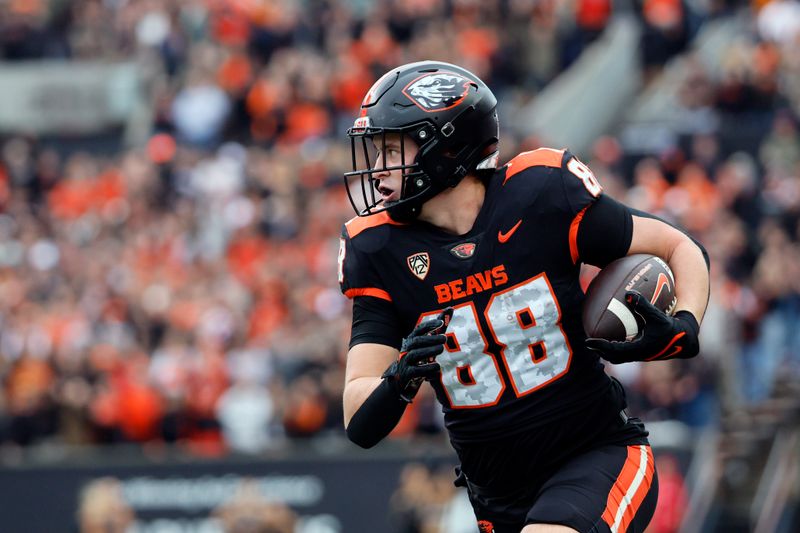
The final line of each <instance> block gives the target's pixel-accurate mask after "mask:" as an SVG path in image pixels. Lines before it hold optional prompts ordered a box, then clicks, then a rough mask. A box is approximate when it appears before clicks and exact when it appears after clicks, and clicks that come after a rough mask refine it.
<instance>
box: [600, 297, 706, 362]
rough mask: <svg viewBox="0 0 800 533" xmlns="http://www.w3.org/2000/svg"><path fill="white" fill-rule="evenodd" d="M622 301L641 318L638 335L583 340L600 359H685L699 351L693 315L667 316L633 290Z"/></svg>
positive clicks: (696, 325) (627, 360)
mask: <svg viewBox="0 0 800 533" xmlns="http://www.w3.org/2000/svg"><path fill="white" fill-rule="evenodd" d="M625 301H626V302H627V303H628V307H630V308H631V310H632V311H633V312H634V313H636V314H637V315H639V318H640V319H641V323H642V327H641V328H640V330H639V335H637V336H636V338H634V339H633V340H631V341H626V342H617V341H608V340H605V339H592V338H589V339H586V347H587V348H589V349H591V350H595V351H597V352H600V356H601V357H602V358H603V359H605V360H606V361H608V362H610V363H614V364H619V363H628V362H630V361H663V360H666V359H675V358H679V359H688V358H690V357H694V356H695V355H697V353H698V352H699V351H700V342H699V340H698V338H697V336H698V334H699V332H700V325H699V324H698V323H697V319H696V318H695V317H694V315H692V313H690V312H689V311H678V312H677V313H675V315H674V316H669V315H668V314H666V313H664V312H663V311H661V310H660V309H658V308H657V307H656V306H654V305H653V304H651V303H650V302H649V301H648V300H647V298H645V297H643V296H642V295H641V294H639V293H638V292H634V291H628V292H627V293H626V294H625Z"/></svg>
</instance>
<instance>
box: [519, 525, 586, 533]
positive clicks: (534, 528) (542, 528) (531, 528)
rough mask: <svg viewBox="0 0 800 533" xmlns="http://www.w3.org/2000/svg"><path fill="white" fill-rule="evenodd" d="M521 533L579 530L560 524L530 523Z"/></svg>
mask: <svg viewBox="0 0 800 533" xmlns="http://www.w3.org/2000/svg"><path fill="white" fill-rule="evenodd" d="M520 533H578V531H577V530H575V529H572V528H571V527H567V526H562V525H560V524H528V525H527V526H525V527H524V528H522V531H520Z"/></svg>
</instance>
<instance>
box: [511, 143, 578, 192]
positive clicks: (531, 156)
mask: <svg viewBox="0 0 800 533" xmlns="http://www.w3.org/2000/svg"><path fill="white" fill-rule="evenodd" d="M563 158H564V150H555V149H553V148H537V149H536V150H531V151H530V152H522V153H521V154H519V155H518V156H516V157H515V158H514V159H512V160H511V161H509V162H508V165H507V166H508V168H506V179H504V180H503V183H504V184H505V182H507V181H508V180H509V179H511V176H513V175H514V174H517V173H519V172H522V171H523V170H525V169H526V168H530V167H553V168H561V160H562V159H563Z"/></svg>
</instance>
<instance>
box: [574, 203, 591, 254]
mask: <svg viewBox="0 0 800 533" xmlns="http://www.w3.org/2000/svg"><path fill="white" fill-rule="evenodd" d="M589 205H591V204H589ZM587 209H589V206H588V205H587V206H586V207H584V208H583V209H581V210H580V211H578V214H577V215H575V218H573V219H572V223H570V225H569V255H570V256H571V257H572V263H573V264H578V228H580V226H581V220H583V215H585V214H586V210H587Z"/></svg>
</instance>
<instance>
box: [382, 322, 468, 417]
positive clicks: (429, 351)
mask: <svg viewBox="0 0 800 533" xmlns="http://www.w3.org/2000/svg"><path fill="white" fill-rule="evenodd" d="M452 316H453V308H452V307H448V308H447V309H445V310H444V311H442V312H441V313H439V316H437V317H436V318H432V319H428V320H425V321H423V322H421V323H420V324H419V325H418V326H417V327H416V328H414V331H412V332H411V334H410V335H409V336H408V337H406V338H405V339H403V343H402V345H401V346H400V357H399V358H398V359H397V361H395V362H394V363H392V364H391V365H389V368H387V369H386V372H384V373H383V375H382V376H381V377H382V378H384V379H386V380H387V381H388V382H389V383H390V384H391V385H392V387H393V388H394V389H395V390H396V391H397V393H398V394H399V395H400V397H401V398H402V399H403V400H405V401H407V402H409V403H411V400H412V399H413V398H414V396H416V394H417V391H418V390H419V387H420V385H422V382H423V381H424V380H426V379H432V378H435V377H436V376H438V375H439V372H440V370H441V369H440V368H439V363H437V362H436V360H435V357H436V356H437V355H439V354H440V353H442V351H443V350H444V343H445V341H446V340H447V337H445V335H444V331H445V330H446V329H447V325H448V324H449V323H450V318H451V317H452Z"/></svg>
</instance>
